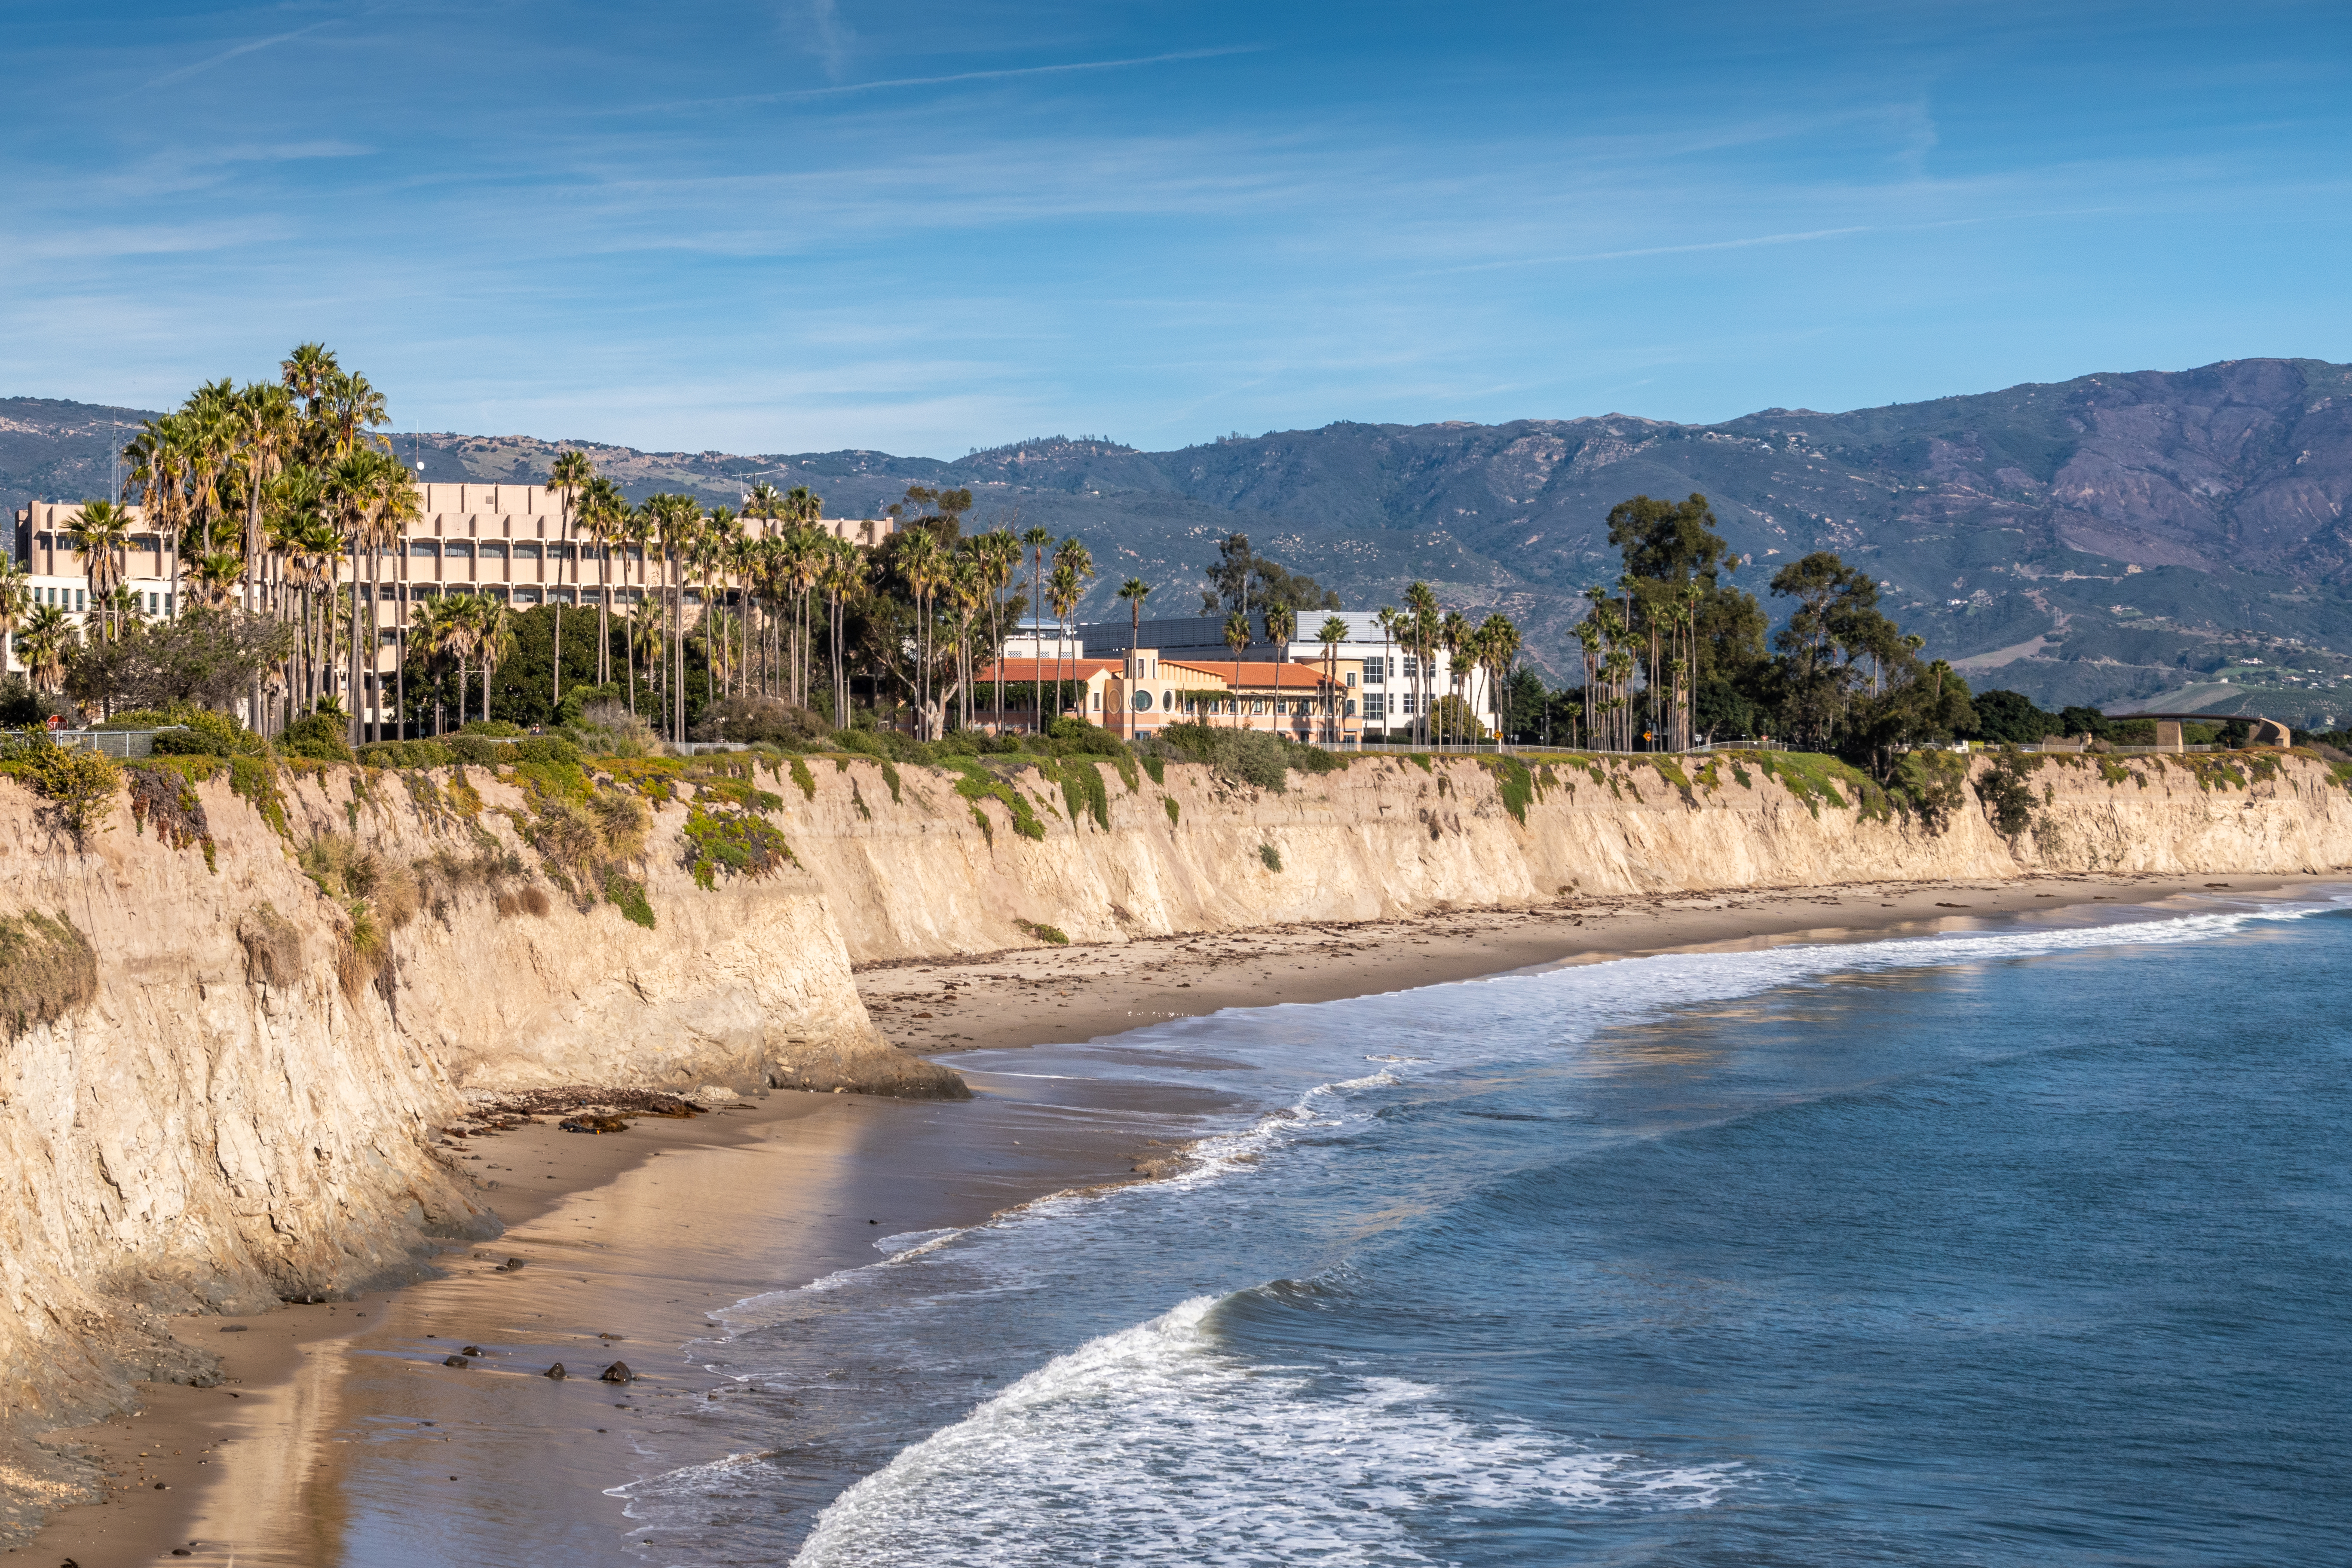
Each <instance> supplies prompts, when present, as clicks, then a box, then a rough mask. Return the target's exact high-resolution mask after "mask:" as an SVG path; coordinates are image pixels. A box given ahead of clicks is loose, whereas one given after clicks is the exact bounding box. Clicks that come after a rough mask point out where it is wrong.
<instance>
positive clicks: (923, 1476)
mask: <svg viewBox="0 0 2352 1568" xmlns="http://www.w3.org/2000/svg"><path fill="white" fill-rule="evenodd" d="M1216 1305H1217V1303H1216V1300H1215V1299H1214V1298H1211V1297H1206V1296H1203V1297H1198V1298H1195V1299H1194V1300H1189V1301H1186V1302H1184V1303H1183V1304H1182V1305H1181V1306H1179V1307H1177V1308H1175V1309H1174V1310H1171V1311H1170V1312H1167V1313H1165V1314H1163V1315H1162V1316H1160V1317H1159V1318H1155V1319H1153V1320H1152V1321H1150V1322H1148V1323H1142V1324H1139V1325H1138V1326H1136V1327H1134V1328H1131V1329H1126V1330H1122V1331H1119V1332H1118V1333H1115V1334H1109V1335H1106V1336H1105V1337H1103V1338H1101V1339H1098V1340H1096V1341H1094V1342H1092V1343H1090V1344H1087V1345H1085V1346H1083V1347H1081V1348H1080V1349H1078V1350H1076V1351H1074V1352H1071V1353H1070V1354H1068V1355H1066V1356H1062V1357H1060V1358H1059V1359H1057V1360H1055V1361H1054V1362H1052V1363H1048V1364H1047V1365H1045V1366H1044V1367H1041V1368H1039V1369H1038V1370H1037V1371H1035V1372H1034V1373H1030V1374H1029V1375H1028V1376H1026V1377H1024V1378H1023V1379H1022V1380H1021V1381H1020V1382H1018V1383H1016V1384H1013V1386H1012V1387H1010V1388H1008V1389H1006V1390H1005V1391H1004V1392H1003V1394H1000V1395H999V1396H997V1397H996V1398H995V1399H992V1400H991V1401H989V1402H988V1403H987V1404H985V1405H982V1406H981V1407H980V1408H979V1409H977V1410H975V1411H974V1412H972V1414H971V1415H970V1416H968V1417H966V1418H965V1419H964V1420H962V1421H960V1422H957V1423H956V1424H955V1425H953V1426H949V1427H947V1428H945V1429H944V1430H942V1431H940V1432H938V1433H935V1434H934V1435H933V1436H930V1437H929V1438H927V1439H925V1440H924V1441H922V1442H920V1443H918V1444H916V1445H914V1446H913V1447H909V1448H907V1449H905V1450H903V1451H902V1452H900V1453H899V1455H898V1457H897V1458H895V1459H893V1460H892V1461H891V1462H890V1464H889V1465H888V1466H887V1467H886V1468H883V1469H882V1470H880V1471H878V1472H877V1473H876V1474H874V1475H871V1476H868V1477H867V1478H866V1479H864V1480H862V1481H860V1482H859V1483H858V1484H857V1485H856V1486H855V1487H852V1488H851V1489H849V1490H848V1491H846V1492H845V1493H843V1494H842V1496H841V1497H840V1498H839V1499H837V1500H835V1502H834V1504H833V1505H832V1506H831V1507H830V1508H828V1509H827V1510H825V1512H824V1516H823V1518H822V1519H820V1520H819V1521H818V1523H817V1526H816V1529H815V1530H814V1532H812V1534H811V1535H810V1537H809V1539H808V1541H807V1542H806V1543H805V1545H804V1546H803V1549H802V1551H801V1552H800V1554H799V1556H798V1557H797V1558H795V1559H794V1561H795V1563H803V1564H808V1565H810V1568H831V1565H834V1564H856V1565H858V1568H882V1565H885V1564H896V1563H958V1564H986V1563H1099V1562H1117V1563H1122V1564H1135V1565H1138V1568H1154V1565H1158V1564H1163V1563H1164V1564H1177V1563H1185V1564H1205V1563H1291V1562H1298V1563H1307V1562H1311V1563H1318V1564H1388V1563H1399V1564H1402V1563H1428V1562H1433V1561H1442V1560H1443V1548H1442V1547H1439V1546H1436V1545H1434V1544H1433V1542H1432V1541H1431V1539H1430V1538H1431V1537H1432V1536H1433V1535H1443V1534H1445V1533H1448V1532H1449V1531H1451V1530H1452V1529H1453V1528H1454V1527H1457V1526H1466V1525H1468V1524H1470V1523H1471V1522H1472V1521H1474V1520H1475V1516H1476V1515H1477V1514H1479V1513H1480V1512H1482V1511H1484V1510H1511V1511H1518V1510H1527V1509H1529V1508H1547V1507H1548V1508H1556V1509H1563V1510H1612V1509H1616V1510H1622V1509H1638V1510H1664V1509H1691V1508H1704V1507H1706V1506H1709V1505H1710V1504H1712V1503H1713V1502H1715V1501H1716V1500H1717V1499H1718V1498H1719V1497H1720V1496H1721V1495H1722V1494H1723V1492H1724V1491H1725V1490H1726V1489H1727V1488H1729V1487H1731V1486H1733V1485H1735V1484H1736V1483H1737V1480H1738V1470H1737V1468H1735V1467H1730V1466H1717V1467H1696V1468H1667V1467H1663V1466H1658V1465H1654V1464H1649V1463H1645V1462H1643V1460H1641V1459H1639V1458H1635V1457H1633V1456H1630V1455H1625V1454H1610V1453H1599V1452H1594V1451H1592V1450H1590V1449H1587V1448H1584V1447H1580V1446H1578V1445H1576V1444H1574V1443H1572V1442H1569V1441H1567V1440H1564V1439H1562V1438H1559V1437H1558V1436H1552V1435H1549V1434H1547V1433H1543V1432H1540V1431H1538V1430H1536V1429H1535V1428H1533V1427H1531V1426H1527V1425H1525V1424H1523V1423H1517V1422H1507V1423H1474V1422H1471V1421H1467V1420H1465V1419H1464V1418H1462V1417H1461V1416H1460V1415H1456V1414H1454V1412H1452V1411H1450V1410H1448V1409H1446V1408H1445V1406H1444V1404H1443V1402H1442V1401H1441V1399H1440V1398H1439V1395H1438V1392H1437V1391H1436V1390H1435V1389H1433V1388H1430V1387H1428V1386H1426V1385H1424V1384H1418V1383H1413V1382H1410V1381H1407V1380H1405V1379H1402V1378H1393V1377H1366V1378H1357V1377H1343V1376H1335V1375H1333V1374H1331V1373H1315V1372H1311V1371H1309V1370H1307V1369H1302V1368H1297V1367H1276V1366H1263V1365H1256V1366H1254V1365H1249V1364H1246V1363H1243V1362H1241V1361H1238V1360H1237V1359H1235V1358H1234V1357H1232V1356H1230V1355H1228V1354H1226V1353H1225V1352H1223V1351H1222V1350H1220V1349H1219V1347H1218V1343H1217V1340H1216V1336H1215V1334H1214V1332H1213V1325H1212V1322H1211V1320H1212V1316H1213V1310H1214V1308H1215V1306H1216ZM1432 1552H1437V1553H1438V1555H1434V1556H1433V1555H1432Z"/></svg>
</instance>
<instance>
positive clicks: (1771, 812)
mask: <svg viewBox="0 0 2352 1568" xmlns="http://www.w3.org/2000/svg"><path fill="white" fill-rule="evenodd" d="M2039 762H2040V765H2039V766H2038V767H2036V768H2034V769H2033V770H2032V772H2030V773H2027V774H2026V775H2025V777H2026V783H2027V787H2028V788H2029V789H2030V790H2031V791H2032V793H2033V795H2035V797H2036V807H2035V813H2034V825H2033V826H2032V828H2031V829H2029V830H2028V831H2027V832H2025V833H2024V834H2022V835H2021V836H2020V837H2019V838H2018V840H2017V841H2016V843H2015V844H2013V845H2012V844H2011V843H2010V842H2009V841H2007V840H2005V839H2004V838H2003V837H2001V836H2000V834H1999V833H1997V832H1995V831H1994V829H1993V826H1992V825H1991V823H1990V820H1989V819H1988V817H1987V815H1986V813H1985V811H1984V809H1983V808H1982V806H1981V805H1980V803H1979V799H1978V796H1977V795H1976V793H1975V790H1974V788H1973V784H1974V783H1975V782H1976V781H1977V780H1979V779H1981V778H1982V777H1983V776H1984V774H1985V773H1986V770H1987V769H1988V768H1989V767H1990V765H1991V764H1990V763H1987V762H1985V761H1983V760H1978V761H1976V762H1975V763H1973V764H1972V768H1971V773H1970V777H1969V783H1968V784H1966V785H1964V786H1963V788H1962V790H1961V792H1960V797H1959V799H1958V803H1957V805H1955V807H1954V808H1953V809H1952V810H1951V811H1950V812H1949V814H1948V819H1947V820H1946V821H1944V822H1943V823H1942V824H1941V825H1940V826H1938V827H1937V828H1935V829H1931V828H1930V826H1928V825H1927V823H1925V822H1923V821H1922V820H1921V819H1920V818H1919V817H1918V816H1911V815H1906V814H1904V813H1902V812H1899V811H1885V810H1878V809H1872V808H1868V807H1865V806H1864V804H1863V802H1862V800H1861V798H1860V797H1859V795H1857V794H1856V792H1855V791H1854V790H1853V787H1852V786H1851V785H1850V784H1849V785H1845V786H1842V787H1841V786H1836V785H1832V789H1833V791H1834V793H1831V794H1823V793H1821V792H1819V791H1816V790H1814V789H1812V788H1810V787H1808V786H1807V785H1806V784H1804V783H1803V782H1802V780H1801V777H1800V778H1799V779H1798V780H1797V784H1796V788H1795V789H1794V791H1793V792H1792V790H1791V788H1790V787H1788V786H1787V784H1784V782H1783V781H1782V780H1781V779H1780V778H1776V777H1774V776H1772V774H1771V773H1769V772H1768V771H1767V766H1768V764H1764V763H1759V761H1756V760H1753V759H1751V760H1748V761H1746V762H1741V761H1738V760H1736V759H1732V758H1728V757H1727V758H1722V759H1718V760H1717V763H1715V765H1714V766H1713V767H1712V768H1703V769H1695V770H1685V768H1684V767H1683V766H1682V765H1681V764H1679V763H1675V762H1673V761H1672V760H1668V761H1667V762H1666V763H1665V765H1664V768H1663V769H1662V768H1661V767H1659V766H1654V765H1652V764H1651V763H1647V762H1643V763H1603V762H1597V761H1596V762H1592V763H1588V764H1583V765H1570V764H1569V763H1554V764H1552V765H1550V766H1549V767H1548V768H1547V767H1544V766H1542V765H1540V764H1539V765H1538V768H1537V769H1536V770H1535V772H1534V773H1532V774H1530V775H1528V786H1529V787H1528V795H1527V797H1526V798H1525V799H1523V800H1520V801H1519V802H1518V810H1517V811H1515V810H1514V809H1513V808H1512V803H1511V802H1510V800H1508V799H1507V783H1508V779H1509V772H1508V769H1507V768H1506V769H1504V770H1501V771H1498V770H1496V769H1495V768H1493V767H1490V766H1481V765H1479V764H1478V763H1473V762H1470V761H1466V760H1458V759H1457V760H1454V761H1452V762H1447V761H1444V760H1442V759H1435V760H1433V761H1432V762H1431V763H1429V765H1427V766H1423V765H1422V764H1420V763H1415V762H1413V761H1412V760H1410V759H1407V758H1403V757H1396V758H1376V759H1365V760H1361V761H1359V762H1357V763H1354V764H1353V765H1351V766H1349V768H1347V769H1345V770H1344V771H1342V772H1338V773H1326V774H1321V775H1304V774H1298V773H1293V774H1292V775H1290V780H1289V787H1288V788H1287V789H1286V791H1284V792H1282V793H1278V794H1277V793H1274V792H1269V791H1263V790H1257V789H1253V788H1251V787H1249V786H1247V785H1244V784H1234V783H1233V782H1232V781H1229V780H1224V779H1220V778H1219V777H1217V776H1215V775H1213V773H1210V772H1209V771H1208V770H1206V769H1203V768H1197V767H1189V766H1170V767H1169V768H1167V769H1166V771H1165V773H1164V776H1163V779H1162V780H1161V781H1160V782H1158V783H1155V782H1154V781H1152V780H1151V779H1150V778H1149V777H1148V776H1145V775H1144V774H1142V773H1140V772H1138V773H1136V775H1135V777H1134V781H1133V784H1132V785H1130V784H1129V783H1128V782H1127V780H1125V779H1123V778H1122V777H1121V776H1120V774H1119V773H1118V770H1117V769H1115V768H1113V767H1112V766H1110V765H1108V764H1101V765H1099V768H1098V771H1099V773H1100V775H1101V777H1102V779H1103V780H1104V783H1105V789H1104V796H1105V798H1104V801H1103V807H1104V810H1103V819H1102V821H1100V822H1098V821H1097V820H1096V818H1095V816H1094V814H1093V811H1092V809H1091V805H1090V804H1089V805H1078V806H1076V808H1075V809H1074V807H1073V802H1072V801H1071V799H1070V798H1069V795H1070V793H1071V792H1069V791H1067V790H1066V789H1065V788H1064V787H1063V785H1062V784H1060V783H1059V782H1057V781H1055V780H1053V779H1049V778H1046V777H1045V776H1043V775H1042V774H1040V773H1035V772H1030V773H1024V774H1020V775H1017V776H1018V778H1019V780H1020V782H1019V783H1018V784H1016V786H1015V787H1017V788H1020V789H1022V790H1023V792H1024V796H1025V797H1026V799H1027V801H1028V802H1029V803H1030V809H1031V810H1032V811H1033V812H1034V816H1035V817H1036V818H1037V819H1038V820H1039V822H1040V823H1041V824H1042V825H1043V828H1044V837H1042V838H1030V837H1024V836H1023V835H1021V834H1020V833H1019V832H1018V831H1016V829H1015V824H1014V820H1013V814H1012V813H1011V812H1010V811H1009V810H1008V809H1007V808H1006V806H1005V805H1003V803H1001V802H999V801H997V800H993V799H985V798H983V799H980V800H977V801H975V800H973V799H971V798H967V796H966V795H960V794H958V793H957V787H956V786H957V784H958V782H959V775H957V774H954V773H936V772H932V771H929V770H921V769H914V768H908V769H904V770H898V789H897V791H896V792H895V793H896V796H897V798H896V799H895V800H894V798H893V793H894V792H893V791H891V790H890V789H887V788H884V787H882V784H883V781H882V780H881V779H880V778H879V777H878V776H877V773H878V770H877V766H876V764H873V763H865V762H851V763H847V764H846V765H845V766H835V765H832V764H827V763H818V764H816V765H815V766H814V773H813V779H812V782H813V786H814V787H813V790H812V791H811V792H810V793H807V794H805V795H803V793H801V792H796V791H788V792H786V793H785V796H784V801H785V804H784V807H783V809H782V812H780V813H779V814H777V816H776V820H777V821H778V822H779V824H780V825H781V826H782V827H783V828H784V830H785V833H786V835H787V836H788V837H789V838H790V839H791V841H792V843H793V847H794V850H795V852H796V853H797V854H798V855H799V857H800V858H802V859H803V861H804V862H806V863H807V864H808V865H809V867H810V868H812V869H813V870H814V872H815V873H816V879H817V881H818V882H820V883H821V884H822V885H823V887H824V889H825V893H826V896H827V898H828V900H830V903H831V907H832V910H833V914H834V918H835V921H836V922H837V923H838V925H839V927H840V930H841V932H842V936H843V939H844V940H845V942H846V944H847V947H848V950H849V952H850V954H851V956H852V957H853V958H854V959H855V960H856V961H857V962H860V963H865V962H870V961H873V960H878V959H900V958H914V957H930V956H941V955H946V954H950V953H957V952H990V951H993V950H996V949H1000V948H1006V947H1018V946H1024V945H1034V943H1035V942H1036V941H1037V940H1038V939H1037V938H1036V936H1035V935H1034V930H1035V928H1036V927H1039V926H1049V927H1053V928H1055V929H1056V930H1059V931H1062V932H1064V933H1065V934H1066V935H1067V936H1068V937H1069V938H1070V940H1071V941H1073V942H1118V941H1123V940H1126V939H1129V938H1131V937H1136V936H1148V935H1161V934H1167V933H1171V932H1177V931H1208V930H1230V929H1236V928H1242V927H1248V926H1258V925H1267V924H1276V923H1281V922H1285V921H1361V920H1382V919H1392V918H1396V917H1400V916H1407V915H1412V914H1418V913H1423V912H1427V911H1430V910H1440V909H1446V908H1455V907H1474V906H1483V905H1520V906H1525V905H1531V904H1538V903H1543V902H1548V901H1549V900H1554V899H1556V898H1559V897H1561V896H1563V895H1566V894H1570V893H1576V892H1580V893H1591V894H1601V893H1614V894H1622V893H1644V892H1686V891H1699V890H1704V889H1720V888H1786V887H1801V886H1807V885H1818V884H1822V883H1831V882H1853V881H1874V880H1906V879H1945V878H1974V879H1982V878H2000V877H2014V876H2018V875H2021V874H2024V873H2027V872H2031V871H2037V870H2072V871H2168V872H2187V871H2201V870H2212V871H2237V872H2241V873H2245V872H2254V871H2304V870H2320V869H2329V868H2336V867H2339V866H2344V865H2347V864H2352V795H2347V792H2346V790H2345V788H2344V787H2343V784H2341V783H2340V782H2339V781H2338V780H2337V779H2336V776H2335V774H2334V773H2332V772H2331V770H2330V769H2329V767H2328V765H2327V764H2326V763H2323V762H2320V761H2318V760H2316V759H2313V758H2305V757H2298V756H2293V755H2287V756H2281V757H2277V758H2274V759H2272V760H2269V761H2264V762H2261V763H2221V762H2214V761H2207V760H2203V759H2199V758H2191V757H2174V758H2155V757H2145V758H2142V757H2135V758H2126V759H2110V760H2105V761H2104V762H2103V760H2102V759H2100V758H2096V757H2083V758H2061V757H2055V756H2053V757H2046V758H2042V759H2039ZM1074 765H1087V764H1072V763H1062V764H1059V766H1060V769H1061V770H1062V772H1063V773H1064V774H1065V775H1066V774H1067V773H1068V770H1069V769H1070V768H1071V767H1072V766H1074ZM2258 774H2259V775H2260V776H2257V775H2258ZM2232 775H2234V776H2232ZM2045 795H2046V798H2044V797H2045ZM1171 803H1172V805H1173V806H1174V810H1173V811H1171V809H1170V805H1171ZM1522 815H1523V816H1524V820H1522ZM982 816H985V817H986V818H987V820H988V824H989V825H988V826H986V827H985V828H983V827H982V826H980V818H981V817H982ZM1106 824H1107V826H1106ZM1269 850H1270V851H1272V854H1271V856H1269V855H1268V854H1267V853H1266V852H1267V851H1269Z"/></svg>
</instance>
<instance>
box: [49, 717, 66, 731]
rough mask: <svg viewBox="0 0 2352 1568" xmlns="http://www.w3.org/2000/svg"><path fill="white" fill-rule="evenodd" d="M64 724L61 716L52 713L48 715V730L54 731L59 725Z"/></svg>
mask: <svg viewBox="0 0 2352 1568" xmlns="http://www.w3.org/2000/svg"><path fill="white" fill-rule="evenodd" d="M64 722H65V720H64V719H63V718H62V717H61V716H59V715H58V714H55V713H52V714H50V715H49V728H50V729H52V730H54V729H56V728H57V727H58V725H60V724H62V723H64Z"/></svg>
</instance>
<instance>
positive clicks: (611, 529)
mask: <svg viewBox="0 0 2352 1568" xmlns="http://www.w3.org/2000/svg"><path fill="white" fill-rule="evenodd" d="M628 515H629V501H628V498H627V497H626V496H624V495H623V494H622V493H621V487H620V486H618V485H616V484H614V482H613V481H612V480H610V479H604V478H602V477H599V478H596V479H590V480H589V481H588V485H587V489H586V490H585V492H584V493H583V496H582V499H581V503H580V521H581V523H582V525H583V527H584V528H585V529H586V530H587V532H588V547H589V548H590V549H591V550H593V551H594V552H596V684H597V685H599V686H608V685H610V684H612V680H613V623H612V617H611V610H610V605H611V603H612V598H613V542H614V540H616V539H618V538H619V537H620V536H621V528H622V525H623V524H624V523H625V521H627V520H628ZM579 580H580V574H579V572H578V571H577V570H576V569H575V570H574V571H573V573H572V581H573V582H574V583H577V582H579Z"/></svg>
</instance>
